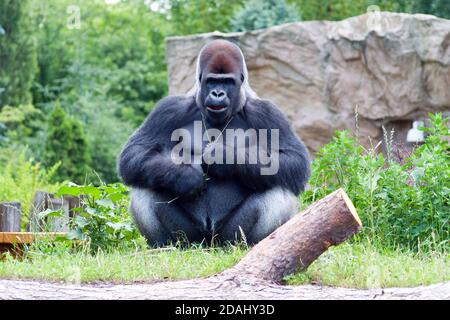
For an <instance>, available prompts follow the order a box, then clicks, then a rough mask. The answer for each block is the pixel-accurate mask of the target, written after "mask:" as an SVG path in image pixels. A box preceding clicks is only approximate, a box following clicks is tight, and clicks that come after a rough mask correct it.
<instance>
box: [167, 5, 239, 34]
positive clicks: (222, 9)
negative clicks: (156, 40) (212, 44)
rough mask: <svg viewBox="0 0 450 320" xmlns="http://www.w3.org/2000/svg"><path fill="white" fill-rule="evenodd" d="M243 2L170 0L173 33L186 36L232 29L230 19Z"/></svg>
mask: <svg viewBox="0 0 450 320" xmlns="http://www.w3.org/2000/svg"><path fill="white" fill-rule="evenodd" d="M243 3H245V2H244V1H243V0H216V1H208V0H196V1H191V0H168V8H169V11H168V13H169V16H170V22H171V27H172V30H173V31H172V33H173V34H175V35H186V34H194V33H204V32H213V31H221V32H226V31H228V30H229V29H230V18H231V17H232V16H233V14H234V12H235V11H236V10H237V9H238V8H240V7H241V5H242V4H243Z"/></svg>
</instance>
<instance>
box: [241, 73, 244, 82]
mask: <svg viewBox="0 0 450 320" xmlns="http://www.w3.org/2000/svg"><path fill="white" fill-rule="evenodd" d="M241 81H242V82H244V75H243V74H241Z"/></svg>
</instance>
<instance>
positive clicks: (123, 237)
mask: <svg viewBox="0 0 450 320" xmlns="http://www.w3.org/2000/svg"><path fill="white" fill-rule="evenodd" d="M57 194H58V195H71V196H79V197H81V199H82V207H81V208H78V209H77V211H78V213H77V214H76V216H75V217H74V218H72V219H71V220H70V221H69V227H70V232H69V233H68V235H67V237H68V239H70V240H85V241H88V243H89V247H90V249H91V251H92V252H97V251H98V250H99V249H102V250H109V249H113V248H118V247H127V246H130V245H137V240H138V239H139V238H140V235H139V232H138V231H137V229H136V227H135V225H134V223H133V220H132V218H131V215H130V214H129V212H128V204H129V198H128V188H127V187H126V186H124V185H123V184H120V183H117V184H109V185H102V186H99V187H94V186H78V185H74V184H70V185H67V186H63V187H61V188H60V189H59V191H58V193H57Z"/></svg>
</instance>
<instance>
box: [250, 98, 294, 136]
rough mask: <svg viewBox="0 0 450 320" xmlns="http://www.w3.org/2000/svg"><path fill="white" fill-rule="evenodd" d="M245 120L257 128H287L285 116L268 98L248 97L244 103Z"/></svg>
mask: <svg viewBox="0 0 450 320" xmlns="http://www.w3.org/2000/svg"><path fill="white" fill-rule="evenodd" d="M244 109H245V115H246V117H247V120H248V121H249V122H250V123H251V124H252V125H253V127H257V128H280V129H282V128H286V127H287V128H289V126H290V125H289V122H288V120H287V118H286V116H285V115H284V114H283V113H282V112H281V111H280V109H278V107H277V106H276V105H275V104H273V103H272V102H271V101H270V100H264V99H257V98H249V99H248V100H247V102H246V104H245V107H244Z"/></svg>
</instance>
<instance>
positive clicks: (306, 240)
mask: <svg viewBox="0 0 450 320" xmlns="http://www.w3.org/2000/svg"><path fill="white" fill-rule="evenodd" d="M360 228H361V221H360V219H359V217H358V215H357V213H356V209H355V207H354V206H353V204H352V202H351V201H350V199H349V198H348V196H347V195H346V193H345V192H344V190H342V189H339V190H336V191H335V192H333V193H331V194H329V195H328V196H326V197H325V198H323V199H321V200H319V201H317V202H315V203H313V204H311V205H310V206H309V207H308V208H307V209H306V210H304V211H303V212H302V213H299V214H297V215H295V216H294V217H293V218H292V219H291V220H289V221H288V222H287V223H285V224H284V225H282V226H280V227H279V228H278V229H277V230H275V231H274V232H273V233H272V234H270V235H269V236H268V237H267V238H265V239H264V240H262V241H261V242H260V243H259V244H257V245H256V246H255V247H254V248H253V249H251V250H250V251H249V253H248V254H247V255H246V256H245V257H244V258H243V259H242V260H241V261H240V262H239V263H238V264H237V265H236V266H234V267H232V268H230V269H228V270H226V271H224V272H222V273H219V274H217V275H215V276H212V277H209V278H206V279H194V280H188V281H178V282H164V283H157V284H147V285H128V286H127V285H122V286H120V287H121V289H120V290H122V291H121V293H119V292H118V291H117V290H115V289H114V287H111V286H108V287H105V288H104V289H102V288H95V289H93V288H92V287H89V286H79V285H78V286H75V287H76V289H75V290H70V289H68V287H66V286H64V285H61V284H47V286H48V288H49V290H42V288H43V286H42V284H39V283H37V282H28V285H25V284H24V285H20V284H19V285H18V284H17V281H16V282H15V281H11V282H8V280H2V281H0V288H1V287H3V289H5V290H0V298H19V297H26V298H36V299H46V298H51V299H53V298H60V299H83V298H94V297H95V298H103V299H105V298H106V299H107V298H131V299H146V298H147V299H148V298H152V299H154V298H159V299H168V298H181V299H230V298H235V299H242V298H245V297H252V298H255V297H256V296H255V292H259V293H262V292H263V291H265V290H266V289H267V290H269V291H268V292H274V294H275V292H279V293H282V292H286V288H287V287H285V286H281V285H279V282H280V281H281V280H282V279H283V277H284V276H285V275H288V274H290V273H292V272H294V271H296V270H299V269H305V268H307V267H308V266H309V265H310V264H311V263H312V262H313V261H314V260H315V259H317V257H319V256H320V255H321V254H322V253H323V252H324V251H326V250H327V249H328V248H329V247H330V246H332V245H338V244H340V243H342V242H343V241H345V240H346V239H348V238H349V237H350V236H352V235H353V234H355V233H356V232H357V231H358V230H359V229H360ZM33 287H34V288H33ZM124 287H127V288H128V289H126V290H124ZM83 290H85V291H86V296H84V295H83ZM289 290H291V289H289ZM125 292H127V294H126V295H123V293H125ZM293 292H295V290H294V291H293ZM97 293H98V295H97ZM55 294H56V295H55ZM275 295H276V294H275ZM260 298H266V299H267V298H270V296H267V293H265V294H263V295H262V296H260ZM278 298H279V296H278ZM290 298H293V297H290Z"/></svg>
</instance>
